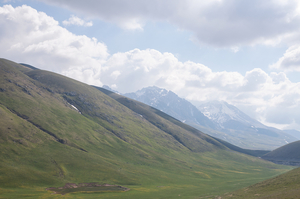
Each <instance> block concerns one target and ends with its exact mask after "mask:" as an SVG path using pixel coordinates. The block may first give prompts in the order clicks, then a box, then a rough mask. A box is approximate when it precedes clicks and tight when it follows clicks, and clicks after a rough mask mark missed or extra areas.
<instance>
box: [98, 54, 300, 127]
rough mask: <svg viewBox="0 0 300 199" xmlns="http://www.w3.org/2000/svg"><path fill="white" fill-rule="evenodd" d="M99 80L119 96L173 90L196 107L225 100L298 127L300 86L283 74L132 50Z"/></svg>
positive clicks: (266, 119) (111, 64)
mask: <svg viewBox="0 0 300 199" xmlns="http://www.w3.org/2000/svg"><path fill="white" fill-rule="evenodd" d="M102 69H103V70H102V72H101V76H100V77H101V80H102V81H103V83H104V84H106V85H108V86H111V87H113V88H114V89H116V90H118V91H119V92H121V93H127V92H133V91H136V90H139V89H141V88H143V87H147V86H152V85H155V86H158V87H162V88H166V89H169V90H172V91H174V92H175V93H177V94H178V95H179V96H181V97H183V98H186V99H188V100H190V101H193V102H194V103H195V104H197V102H199V101H205V100H225V101H227V102H229V103H232V104H234V105H236V106H238V107H239V108H241V109H242V110H243V111H245V112H246V113H247V114H249V115H250V116H252V117H254V118H256V119H259V120H260V121H263V122H265V123H267V124H271V125H276V126H278V127H286V128H288V127H289V126H290V125H292V124H293V127H295V126H296V124H298V128H299V127H300V120H299V121H298V120H297V119H295V118H298V116H300V115H299V110H300V83H292V82H291V81H289V79H288V78H287V77H286V75H285V74H284V73H283V72H279V73H276V72H272V73H271V74H270V75H269V74H267V73H266V72H265V71H263V70H262V69H259V68H255V69H253V70H251V71H248V72H246V74H245V75H242V74H240V73H238V72H226V71H222V72H213V71H212V70H211V69H209V68H208V67H207V66H205V65H202V64H199V63H194V62H191V61H188V62H180V61H179V60H178V59H177V58H176V57H175V56H174V55H173V54H171V53H161V52H159V51H156V50H154V49H146V50H140V49H134V50H131V51H128V52H124V53H116V54H113V55H112V56H111V57H110V58H109V59H108V60H107V62H106V63H104V64H103V67H102Z"/></svg>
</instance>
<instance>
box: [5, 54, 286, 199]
mask: <svg viewBox="0 0 300 199" xmlns="http://www.w3.org/2000/svg"><path fill="white" fill-rule="evenodd" d="M37 68H38V67H30V66H28V65H26V64H22V65H21V64H17V63H15V62H12V61H9V60H6V59H0V143H1V144H0V151H1V153H0V158H1V161H0V198H25V197H27V198H65V196H60V195H53V192H52V191H51V189H52V188H53V187H61V188H62V189H66V191H67V192H72V193H69V195H67V196H66V197H72V198H99V196H101V197H103V198H174V197H178V196H179V195H180V196H181V197H183V198H195V197H202V196H203V197H205V196H210V195H211V194H212V193H214V194H222V193H225V192H228V191H233V190H236V189H239V188H242V187H245V186H249V185H251V184H254V183H257V182H260V181H262V180H265V179H268V178H270V177H273V176H276V175H279V174H281V173H284V172H286V171H288V170H290V169H291V167H288V166H282V165H275V164H273V163H271V162H268V161H264V160H261V159H260V158H256V157H253V156H261V155H263V154H264V153H266V152H263V151H251V150H244V149H241V148H239V147H236V146H234V145H232V144H230V143H228V142H226V141H224V140H220V139H217V138H216V139H215V138H214V137H212V136H209V135H207V134H205V133H203V132H201V131H199V130H197V129H195V128H193V127H191V126H189V125H187V124H185V123H182V122H181V121H179V120H178V119H176V118H174V117H172V116H169V115H167V114H166V113H164V112H162V111H160V110H159V109H155V108H153V107H150V106H147V105H145V104H143V103H140V102H137V101H135V100H132V99H129V98H126V97H124V96H121V95H118V94H116V93H112V92H110V91H108V90H106V89H102V88H100V89H99V88H95V87H93V86H90V85H87V84H84V83H81V82H78V81H76V80H73V79H70V78H67V77H65V76H62V75H59V74H56V73H52V72H49V71H44V70H39V69H37ZM259 153H261V154H259ZM247 154H250V155H252V156H249V155H247ZM95 182H97V183H99V184H103V185H107V184H111V185H120V186H123V187H126V188H128V189H130V190H129V191H126V192H124V191H117V192H114V191H111V190H106V191H104V192H101V193H98V192H95V191H92V192H89V191H88V190H87V189H84V190H83V189H79V188H78V189H77V188H76V187H74V186H75V185H76V184H77V185H79V184H81V185H82V184H93V183H94V184H95ZM70 184H72V185H74V184H75V185H74V186H73V188H72V189H70V186H69V185H70ZM64 185H65V186H64ZM67 185H68V186H67ZM51 187H52V188H51ZM50 188H51V189H50ZM128 189H126V190H128ZM76 190H78V191H76ZM86 192H89V193H88V194H87V193H86ZM99 194H100V195H99Z"/></svg>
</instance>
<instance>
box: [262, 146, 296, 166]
mask: <svg viewBox="0 0 300 199" xmlns="http://www.w3.org/2000/svg"><path fill="white" fill-rule="evenodd" d="M262 158H263V159H265V160H269V161H271V162H274V163H276V164H285V165H292V166H300V141H296V142H292V143H290V144H287V145H284V146H282V147H280V148H278V149H275V150H273V151H271V152H269V153H267V154H265V155H264V156H262Z"/></svg>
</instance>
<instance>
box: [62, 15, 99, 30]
mask: <svg viewBox="0 0 300 199" xmlns="http://www.w3.org/2000/svg"><path fill="white" fill-rule="evenodd" d="M62 23H63V24H64V25H65V26H68V25H76V26H86V27H90V26H93V22H92V21H89V22H86V21H84V20H82V19H80V18H79V17H76V16H74V15H72V16H71V17H70V18H69V19H68V20H64V21H63V22H62Z"/></svg>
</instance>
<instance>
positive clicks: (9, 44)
mask: <svg viewBox="0 0 300 199" xmlns="http://www.w3.org/2000/svg"><path fill="white" fill-rule="evenodd" d="M0 27H1V31H0V43H1V49H0V53H1V56H2V57H5V58H8V59H12V60H14V61H17V62H25V63H29V64H32V65H34V66H37V67H39V68H41V69H46V70H50V71H54V72H57V73H61V74H65V75H68V76H70V77H73V78H76V79H78V80H80V81H84V82H87V83H91V84H95V85H102V83H101V81H100V79H99V78H97V77H98V76H99V75H100V71H101V64H102V63H103V61H104V60H106V58H107V56H108V55H109V54H108V52H107V47H106V45H105V44H103V43H100V42H98V41H97V39H95V38H89V37H87V36H84V35H82V36H78V35H74V34H73V33H71V32H69V31H68V30H66V29H65V28H63V27H61V26H59V23H58V22H57V21H56V20H54V19H53V18H52V17H50V16H47V15H46V14H45V13H43V12H38V11H37V10H35V9H33V8H31V7H29V6H26V5H23V6H20V7H16V8H13V7H12V6H11V5H4V6H3V7H0Z"/></svg>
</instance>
